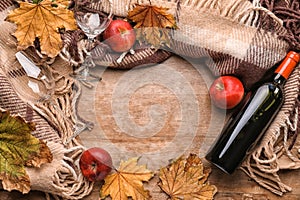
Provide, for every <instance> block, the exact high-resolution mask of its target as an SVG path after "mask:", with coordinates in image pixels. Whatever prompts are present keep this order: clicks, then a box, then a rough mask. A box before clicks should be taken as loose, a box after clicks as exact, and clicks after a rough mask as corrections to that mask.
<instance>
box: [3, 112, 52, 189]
mask: <svg viewBox="0 0 300 200" xmlns="http://www.w3.org/2000/svg"><path fill="white" fill-rule="evenodd" d="M34 130H35V125H34V124H33V123H27V122H25V120H24V119H23V118H22V117H20V116H11V115H10V113H9V112H8V111H2V110H1V111H0V180H2V184H3V188H4V189H6V190H8V191H11V190H19V191H20V192H23V193H27V192H29V191H30V179H29V176H28V175H27V173H26V170H25V166H28V167H39V166H40V165H41V164H43V163H47V162H51V161H52V154H51V151H50V149H49V148H48V147H47V145H46V144H45V143H44V142H42V141H41V140H39V139H37V138H35V137H34V136H32V135H31V132H32V131H34Z"/></svg>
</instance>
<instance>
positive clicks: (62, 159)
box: [0, 0, 300, 199]
mask: <svg viewBox="0 0 300 200" xmlns="http://www.w3.org/2000/svg"><path fill="white" fill-rule="evenodd" d="M281 2H288V3H285V4H284V3H283V4H280V6H281V10H280V9H278V10H276V9H275V10H272V8H274V6H273V5H274V4H272V3H270V2H267V1H262V3H263V5H265V6H266V7H267V8H269V10H268V9H266V8H265V7H262V6H261V5H260V3H259V1H253V2H250V1H246V0H209V1H207V0H152V1H151V4H152V5H157V6H163V7H167V8H170V10H169V12H170V13H171V14H173V15H174V16H176V20H177V23H178V27H180V29H178V30H177V31H175V32H174V33H173V35H172V41H171V48H170V50H169V51H165V50H153V49H151V48H142V49H141V50H137V54H135V55H128V56H127V57H125V59H124V60H123V61H122V63H116V62H115V59H116V58H117V56H118V54H113V53H111V52H110V49H108V48H107V47H105V46H101V45H97V46H96V47H95V48H94V51H93V53H94V55H95V56H98V57H99V59H96V62H98V64H101V65H104V66H107V67H112V68H119V69H128V68H132V67H137V66H141V65H142V66H143V65H149V64H153V63H158V62H162V61H164V60H165V59H167V58H168V57H169V56H170V55H171V54H178V55H180V56H184V57H190V58H194V59H197V58H203V57H207V58H208V62H207V63H206V64H207V66H208V67H209V69H210V70H211V72H212V73H213V74H214V75H216V76H218V75H224V74H235V75H237V76H239V77H240V78H241V79H242V80H243V81H244V83H245V85H246V87H247V88H250V87H251V86H252V85H253V84H254V83H256V82H257V81H258V80H260V79H261V77H262V76H263V75H264V74H265V72H266V71H267V70H269V69H270V68H271V67H272V66H273V65H274V64H276V63H278V62H279V61H280V60H281V59H282V58H283V57H284V56H285V55H286V53H287V51H288V50H290V49H291V48H294V49H295V48H296V50H297V48H298V47H299V46H297V44H298V43H297V40H298V38H297V36H296V37H294V35H295V34H296V35H297V33H299V32H297V31H295V29H293V31H292V30H291V29H288V27H289V26H291V22H290V23H289V24H288V23H287V21H285V18H284V16H286V15H288V13H285V12H282V9H283V8H282V6H285V8H287V7H289V9H290V13H293V12H292V11H294V10H295V13H297V12H296V11H297V8H299V3H298V4H297V0H296V1H281ZM136 3H140V4H149V1H148V0H113V5H114V8H113V12H114V15H116V16H118V17H126V15H127V13H128V10H130V9H132V8H133V7H134V5H135V4H136ZM12 5H13V4H12V1H2V2H1V3H0V11H1V13H0V15H1V23H2V24H1V29H2V30H1V33H2V34H1V39H0V42H1V43H0V45H1V46H0V47H1V48H0V51H1V54H0V57H1V70H2V71H1V74H2V75H1V76H0V78H1V79H0V80H1V82H0V83H1V92H3V93H2V95H1V99H2V100H0V103H1V104H0V107H4V108H6V109H13V111H14V113H18V114H21V115H23V116H24V117H25V118H27V120H32V121H35V122H37V124H38V125H37V126H38V129H37V131H36V132H35V133H34V134H35V135H36V136H37V137H39V138H42V139H44V140H46V141H48V142H49V146H50V148H51V150H52V153H53V155H54V158H55V159H56V161H55V162H53V165H51V166H47V167H48V168H47V167H45V168H44V169H42V170H45V171H43V172H37V171H30V173H31V175H30V177H32V179H31V180H32V189H38V190H41V191H45V192H50V193H53V194H57V195H60V196H62V197H64V198H66V199H80V198H82V197H83V196H85V195H87V194H88V193H89V192H90V191H91V188H92V185H91V184H89V183H87V182H86V181H85V180H84V179H83V178H82V177H81V175H80V173H79V172H78V168H76V166H73V165H70V164H69V161H72V162H75V161H76V160H77V159H78V156H79V155H80V153H81V152H82V150H83V149H84V148H83V147H82V146H81V144H80V142H79V141H77V140H76V139H74V140H73V141H72V143H70V144H68V145H65V146H64V142H66V140H67V138H68V137H69V136H70V135H72V133H73V125H74V124H75V123H76V122H77V121H81V119H80V118H78V116H77V114H76V110H75V108H76V106H75V105H76V101H77V99H78V96H79V94H80V86H79V85H78V84H77V83H76V81H75V80H73V79H72V78H70V77H68V75H67V74H68V73H69V72H68V71H66V70H70V68H68V67H66V68H64V67H63V66H69V64H70V63H71V64H72V65H75V66H76V65H79V64H80V63H81V62H82V60H83V58H84V53H83V52H84V50H85V48H86V47H85V43H84V42H85V41H84V40H82V39H83V36H82V34H81V33H80V32H75V33H74V32H73V33H70V34H69V33H67V34H65V35H64V36H63V39H64V42H65V46H64V49H63V51H62V54H61V55H60V56H61V58H63V59H59V58H58V59H57V60H55V61H54V62H53V61H51V64H48V65H46V66H42V73H43V75H45V76H46V77H47V79H46V80H44V81H41V82H39V83H38V84H39V86H40V89H41V93H39V94H36V93H33V92H32V91H31V90H30V89H28V88H27V85H28V77H27V76H26V74H25V73H24V71H23V70H22V68H21V66H20V65H19V64H18V63H17V62H16V60H15V57H14V54H15V53H16V52H15V51H16V42H15V40H14V38H13V37H11V35H10V34H11V33H12V32H13V31H14V29H15V27H14V26H13V25H11V24H9V23H6V22H3V19H4V17H5V16H6V14H7V11H8V10H9V9H11V8H12ZM297 6H298V7H297ZM92 7H93V8H96V5H92ZM298 10H299V9H298ZM104 11H105V10H104ZM271 11H274V12H271ZM276 12H278V13H277V14H278V16H279V17H278V16H276V15H275V14H276ZM274 13H275V14H274ZM288 16H289V17H291V15H288ZM280 17H282V19H281V18H280ZM294 17H295V16H294ZM191 19H193V20H191ZM294 19H296V21H297V20H298V19H299V18H297V17H296V18H294ZM298 22H299V20H298ZM298 24H299V23H298ZM293 27H294V26H293ZM298 30H299V29H298ZM74 39H76V40H75V42H76V47H77V48H76V49H75V50H74V49H71V48H70V42H73V41H74ZM107 52H110V53H108V54H107ZM145 52H146V53H145ZM24 53H25V54H26V55H27V56H28V57H30V58H31V59H32V60H33V61H35V62H36V63H41V62H42V61H45V59H46V58H43V57H40V56H39V55H38V54H37V53H36V52H35V51H34V50H32V49H29V50H28V51H26V52H24ZM104 54H105V55H106V57H102V56H103V55H104ZM65 61H68V62H69V63H67V62H65ZM49 62H50V61H49ZM44 63H45V62H44ZM299 73H300V72H299V69H298V68H297V69H296V70H295V71H294V72H293V74H292V76H291V77H290V79H289V80H288V82H287V83H286V85H285V89H286V90H285V95H286V101H285V103H284V105H283V107H282V109H281V110H280V112H279V114H278V116H277V117H276V119H275V120H274V122H273V123H272V124H271V126H270V128H269V129H268V131H267V132H266V134H265V136H264V138H263V139H262V141H261V143H260V146H259V147H257V148H256V149H255V151H254V152H253V154H251V155H249V156H248V158H247V159H246V160H245V162H244V163H243V165H242V169H243V170H244V171H245V172H246V173H247V174H248V175H249V176H250V177H251V178H253V179H254V180H255V181H256V182H257V183H258V184H260V185H261V186H263V187H265V188H267V189H269V190H270V191H272V192H273V193H276V194H278V195H282V194H284V193H285V192H287V191H290V190H291V187H289V186H288V185H286V184H284V183H283V182H282V181H281V179H280V176H279V175H278V172H279V170H280V169H298V168H299V167H300V162H299V158H298V156H297V153H298V148H299V147H300V141H299V139H298V137H297V132H298V126H299V125H298V124H299V123H298V109H299V108H298V100H297V98H298V94H299V83H300V80H299V77H300V74H299ZM35 81H36V80H35ZM2 85H3V86H5V87H2ZM26 88H27V89H26ZM6 99H8V100H9V101H6ZM37 173H39V175H38V176H37ZM41 174H46V175H45V177H44V178H43V177H40V176H41ZM37 177H39V178H37ZM49 177H54V178H53V179H50V178H49ZM48 178H49V179H48ZM45 180H52V181H50V182H49V183H48V182H47V181H45ZM71 185H72V186H71Z"/></svg>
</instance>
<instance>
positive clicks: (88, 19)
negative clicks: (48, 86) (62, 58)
mask: <svg viewBox="0 0 300 200" xmlns="http://www.w3.org/2000/svg"><path fill="white" fill-rule="evenodd" d="M96 3H97V7H98V8H101V7H103V6H105V7H107V8H108V7H109V9H108V12H107V13H103V12H84V13H83V14H82V15H79V14H78V15H77V16H76V21H77V24H78V26H79V28H80V29H81V30H82V31H83V32H84V34H85V35H86V36H87V45H86V47H87V48H86V57H85V59H84V61H83V63H82V64H81V66H80V67H79V68H78V69H77V70H75V74H73V77H74V78H76V79H78V80H81V81H86V82H91V81H99V80H101V78H100V77H98V76H97V75H93V74H91V73H90V72H89V68H92V67H95V63H94V61H93V58H92V55H91V49H92V46H93V43H94V40H95V38H96V37H97V36H98V35H100V34H101V33H102V32H103V31H104V30H105V29H106V28H107V27H108V26H109V24H110V22H111V21H112V17H113V15H112V1H111V0H97V2H96Z"/></svg>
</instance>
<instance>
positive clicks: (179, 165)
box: [159, 154, 217, 200]
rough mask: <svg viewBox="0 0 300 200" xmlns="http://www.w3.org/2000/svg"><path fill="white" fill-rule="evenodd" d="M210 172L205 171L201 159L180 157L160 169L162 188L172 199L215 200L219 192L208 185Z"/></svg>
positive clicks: (191, 156) (193, 156)
mask: <svg viewBox="0 0 300 200" xmlns="http://www.w3.org/2000/svg"><path fill="white" fill-rule="evenodd" d="M209 173H210V170H205V169H204V168H203V164H202V161H201V159H200V158H199V157H198V156H196V155H194V154H191V155H190V156H189V157H188V158H187V159H184V158H183V157H180V158H179V159H178V160H176V161H175V162H173V163H172V164H171V165H169V166H167V167H164V168H161V169H160V175H159V178H160V183H159V186H160V188H161V189H162V190H163V191H164V192H165V193H166V194H168V195H169V196H170V198H171V199H173V200H175V199H201V200H210V199H213V197H214V195H215V194H216V192H217V188H216V187H215V186H214V185H210V184H208V183H207V178H208V176H209Z"/></svg>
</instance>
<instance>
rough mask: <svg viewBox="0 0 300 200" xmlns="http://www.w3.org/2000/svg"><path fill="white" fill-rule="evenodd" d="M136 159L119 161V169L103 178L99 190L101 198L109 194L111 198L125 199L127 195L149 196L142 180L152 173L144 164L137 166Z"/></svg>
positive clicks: (136, 197)
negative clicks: (102, 183)
mask: <svg viewBox="0 0 300 200" xmlns="http://www.w3.org/2000/svg"><path fill="white" fill-rule="evenodd" d="M137 161H138V158H132V159H129V160H128V161H125V162H124V161H121V163H120V167H119V169H118V170H116V172H115V173H114V174H111V175H109V176H107V177H106V178H105V180H104V181H105V184H104V185H103V186H102V188H101V191H100V197H101V198H102V199H104V198H105V197H107V196H109V195H110V197H111V198H112V199H113V200H127V199H128V197H131V198H132V199H134V200H145V199H149V198H150V194H149V191H147V190H145V189H144V187H143V182H144V181H149V180H150V179H151V178H152V177H153V175H154V174H153V172H151V171H150V170H148V169H147V168H146V166H144V165H142V166H138V165H137Z"/></svg>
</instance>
